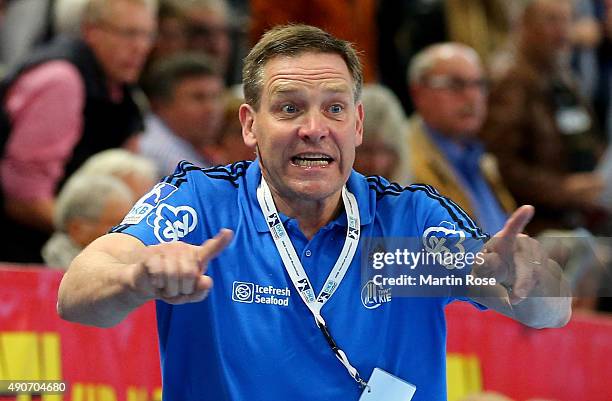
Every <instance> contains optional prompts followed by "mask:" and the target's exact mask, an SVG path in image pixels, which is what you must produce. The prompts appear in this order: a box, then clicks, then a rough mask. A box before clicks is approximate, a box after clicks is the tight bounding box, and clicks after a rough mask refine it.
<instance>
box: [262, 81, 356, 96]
mask: <svg viewBox="0 0 612 401" xmlns="http://www.w3.org/2000/svg"><path fill="white" fill-rule="evenodd" d="M322 87H323V89H324V90H325V91H326V92H333V93H349V94H350V93H351V88H350V87H349V86H348V85H347V84H345V83H335V82H333V83H323V85H322ZM300 91H301V89H300V88H299V87H298V86H296V85H294V84H291V83H281V84H278V85H276V86H274V87H273V88H272V89H271V90H270V95H271V96H278V95H286V94H293V93H298V92H300Z"/></svg>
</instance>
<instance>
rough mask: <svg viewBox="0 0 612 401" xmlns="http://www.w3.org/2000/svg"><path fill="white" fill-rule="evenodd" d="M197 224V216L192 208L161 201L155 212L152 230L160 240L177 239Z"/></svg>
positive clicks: (170, 240) (169, 240)
mask: <svg viewBox="0 0 612 401" xmlns="http://www.w3.org/2000/svg"><path fill="white" fill-rule="evenodd" d="M197 224H198V216H197V214H196V212H195V210H193V208H191V207H189V206H177V207H173V206H170V205H168V204H166V203H162V204H161V205H159V207H158V208H157V210H156V212H155V221H154V222H153V232H154V233H155V237H156V238H157V239H158V240H159V241H160V242H172V241H178V240H179V239H181V238H183V237H185V236H186V235H187V234H189V233H190V232H192V231H193V230H195V228H196V226H197Z"/></svg>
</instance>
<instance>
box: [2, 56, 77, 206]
mask: <svg viewBox="0 0 612 401" xmlns="http://www.w3.org/2000/svg"><path fill="white" fill-rule="evenodd" d="M84 105H85V84H84V82H83V79H82V78H81V75H80V74H79V72H78V70H77V68H76V67H75V66H74V65H72V64H70V63H69V62H67V61H50V62H46V63H43V64H41V65H39V66H37V67H34V68H32V69H30V70H28V71H26V72H25V73H23V74H22V75H21V76H20V77H19V78H18V79H17V80H16V81H15V83H14V84H13V85H12V86H11V88H10V89H9V92H8V93H7V97H6V100H5V109H6V110H7V112H8V115H9V118H10V120H11V124H12V130H11V133H10V137H9V139H8V141H7V144H6V149H5V154H4V156H3V158H2V160H0V174H1V181H2V189H3V190H4V192H5V194H6V196H8V197H10V198H13V199H19V200H31V199H51V198H53V196H54V194H55V190H56V187H57V184H58V182H59V181H60V179H61V178H62V176H63V175H64V166H65V164H66V162H67V160H68V158H69V157H70V155H71V154H72V150H73V148H74V146H75V144H76V143H77V142H78V140H79V138H80V135H81V132H82V126H83V107H84Z"/></svg>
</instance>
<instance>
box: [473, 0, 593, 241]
mask: <svg viewBox="0 0 612 401" xmlns="http://www.w3.org/2000/svg"><path fill="white" fill-rule="evenodd" d="M571 23H572V3H571V1H569V0H532V1H529V2H528V3H527V5H526V7H525V9H524V13H523V15H522V18H521V30H520V37H519V42H518V43H517V46H516V52H515V54H514V55H513V58H512V63H511V65H510V66H509V68H508V70H507V72H506V73H505V74H503V75H502V76H501V77H500V78H499V80H497V81H496V82H494V85H493V87H492V90H491V94H490V96H489V114H488V118H487V120H486V122H485V124H484V126H483V129H482V138H483V139H484V140H485V141H486V144H487V147H488V149H489V150H490V151H491V152H493V153H494V154H495V155H496V156H497V157H498V160H499V164H500V171H501V173H502V175H503V178H504V180H505V182H506V184H507V185H508V187H509V189H510V190H511V192H512V193H513V195H514V196H515V197H516V199H517V202H518V203H521V204H522V203H527V204H532V205H534V206H535V207H536V210H538V213H537V216H536V217H535V218H534V219H533V220H532V222H531V224H530V225H529V227H528V229H529V230H530V232H531V233H538V232H540V231H541V230H543V229H546V228H574V227H577V226H581V225H584V224H585V223H586V222H587V216H588V214H589V213H593V212H596V211H597V210H598V209H599V207H598V198H599V195H600V193H601V191H602V188H603V182H602V180H601V178H600V177H599V176H598V175H596V174H594V173H593V169H594V167H595V165H596V163H597V159H598V156H599V154H600V153H601V148H600V146H599V145H598V135H597V133H598V130H597V123H596V121H595V119H594V117H593V115H592V113H591V112H590V111H589V108H588V107H587V105H586V104H585V103H584V102H583V101H582V99H581V98H580V96H579V95H578V92H577V89H576V86H575V81H574V78H573V76H572V74H571V70H570V68H569V65H568V64H567V62H563V61H564V60H565V61H567V57H566V55H567V52H568V51H569V50H570V29H571V26H572V25H571Z"/></svg>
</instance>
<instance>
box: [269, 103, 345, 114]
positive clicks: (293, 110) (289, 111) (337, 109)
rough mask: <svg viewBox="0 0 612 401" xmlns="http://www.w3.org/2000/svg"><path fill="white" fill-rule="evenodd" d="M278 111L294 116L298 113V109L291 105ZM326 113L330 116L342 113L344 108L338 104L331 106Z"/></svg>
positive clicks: (283, 106) (286, 105)
mask: <svg viewBox="0 0 612 401" xmlns="http://www.w3.org/2000/svg"><path fill="white" fill-rule="evenodd" d="M280 109H281V111H282V112H283V113H286V114H295V113H297V112H298V111H299V109H298V107H297V106H296V105H294V104H291V103H288V104H284V105H282V106H281V108H280ZM327 111H328V112H329V113H331V114H339V113H342V112H343V111H344V106H342V105H340V104H333V105H331V106H329V107H328V108H327Z"/></svg>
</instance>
